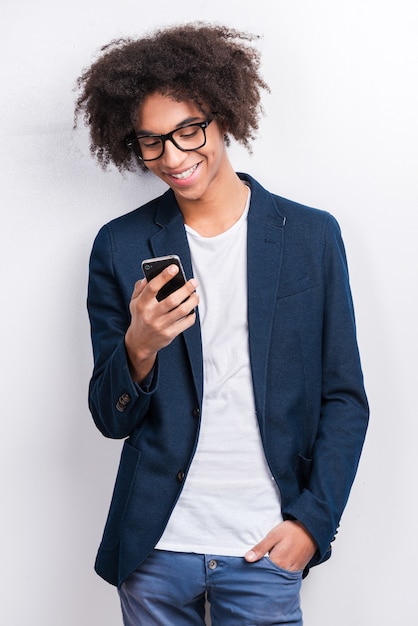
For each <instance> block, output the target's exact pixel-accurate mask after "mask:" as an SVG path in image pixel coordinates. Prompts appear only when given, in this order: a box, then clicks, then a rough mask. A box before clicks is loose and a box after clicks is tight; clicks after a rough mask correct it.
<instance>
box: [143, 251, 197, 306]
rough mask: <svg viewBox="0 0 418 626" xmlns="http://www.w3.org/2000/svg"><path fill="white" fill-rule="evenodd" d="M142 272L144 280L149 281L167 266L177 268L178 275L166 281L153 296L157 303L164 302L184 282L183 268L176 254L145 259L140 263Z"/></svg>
mask: <svg viewBox="0 0 418 626" xmlns="http://www.w3.org/2000/svg"><path fill="white" fill-rule="evenodd" d="M141 265H142V271H143V272H144V276H145V278H146V279H147V280H148V281H150V280H152V279H153V278H155V277H156V276H157V275H158V274H159V273H160V272H162V271H163V269H164V268H166V267H168V266H169V265H177V267H178V268H179V271H178V273H177V274H176V275H175V276H173V278H172V279H171V280H169V281H168V283H166V284H165V285H164V286H163V287H161V289H160V290H159V291H158V293H157V295H156V296H155V297H156V298H157V300H158V301H160V300H164V298H167V296H169V295H170V294H171V293H173V292H174V291H177V289H179V288H180V287H182V286H183V285H184V284H185V282H186V276H185V274H184V270H183V266H182V264H181V261H180V258H179V257H178V256H177V255H176V254H169V255H167V256H160V257H155V258H153V259H145V260H144V261H142V264H141Z"/></svg>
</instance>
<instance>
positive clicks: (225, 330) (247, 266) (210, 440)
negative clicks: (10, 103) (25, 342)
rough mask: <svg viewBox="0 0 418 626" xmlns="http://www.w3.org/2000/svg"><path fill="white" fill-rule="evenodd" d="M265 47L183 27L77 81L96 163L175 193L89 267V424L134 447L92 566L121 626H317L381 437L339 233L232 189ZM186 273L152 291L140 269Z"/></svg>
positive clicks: (304, 214)
mask: <svg viewBox="0 0 418 626" xmlns="http://www.w3.org/2000/svg"><path fill="white" fill-rule="evenodd" d="M250 41H251V37H250V36H249V35H246V34H243V33H239V32H236V31H233V30H231V29H228V28H224V27H221V26H211V25H204V24H200V23H199V24H186V25H184V26H179V27H172V28H168V29H166V30H162V31H157V32H155V33H153V34H151V35H149V36H146V37H143V38H141V39H138V40H122V41H120V40H119V41H117V42H113V43H111V44H110V45H109V46H106V47H105V48H104V49H103V51H102V54H101V56H100V57H99V58H98V59H97V60H96V61H95V62H94V63H93V65H92V66H91V67H90V68H89V69H88V70H86V71H85V72H84V74H83V75H82V77H81V78H80V79H79V86H80V89H81V93H80V96H79V99H78V102H77V113H80V112H83V113H84V116H85V120H86V122H87V123H88V124H89V126H90V132H91V142H92V151H93V152H94V153H95V154H96V156H97V158H98V159H99V161H100V162H101V163H102V164H103V165H106V164H107V163H109V162H110V161H111V162H113V163H114V164H115V165H116V166H117V167H118V168H119V169H120V170H123V169H131V168H132V167H134V163H135V162H139V164H140V166H141V167H142V169H144V170H150V171H151V172H153V173H154V174H155V175H156V176H158V177H159V178H161V179H162V180H163V181H164V182H165V183H167V185H168V188H169V189H168V190H167V192H166V193H165V194H163V195H162V196H161V197H159V198H156V199H155V200H153V201H151V202H149V203H148V204H146V205H145V206H143V207H141V208H140V209H137V210H136V211H133V212H131V213H129V214H128V215H125V216H123V217H120V218H118V219H115V220H113V221H112V222H110V223H109V224H107V225H105V226H104V227H103V228H102V229H101V230H100V232H99V234H98V236H97V238H96V240H95V243H94V246H93V251H92V255H91V263H90V282H89V294H88V308H89V314H90V320H91V329H92V342H93V351H94V360H95V364H94V372H93V376H92V379H91V383H90V396H89V397H90V409H91V412H92V415H93V418H94V420H95V422H96V424H97V426H98V428H99V429H100V430H101V432H102V433H103V434H104V435H105V436H107V437H114V438H127V439H126V441H125V443H124V446H123V451H122V457H121V463H120V467H119V472H118V476H117V479H116V484H115V490H114V495H113V499H112V503H111V507H110V512H109V517H108V520H107V524H106V527H105V531H104V536H103V540H102V543H101V546H100V549H99V553H98V556H97V561H96V570H97V572H98V573H99V574H100V575H101V576H102V577H103V578H104V579H106V580H107V581H108V582H110V583H112V584H114V585H117V587H118V589H119V593H120V598H121V605H122V613H123V617H124V623H125V625H138V624H141V625H142V624H144V625H146V626H152V625H154V624H155V625H157V624H159V625H167V626H172V625H176V624H179V625H181V626H184V625H188V624H190V625H192V624H193V625H197V624H203V623H204V612H205V607H204V603H205V597H206V596H207V597H208V598H209V601H210V605H211V617H212V623H213V624H214V625H219V624H221V625H222V626H229V625H239V626H243V625H246V624H247V625H252V626H256V625H261V624H263V625H273V624H282V625H283V624H302V614H301V608H300V600H299V592H300V586H301V580H302V577H303V574H304V573H305V574H306V573H307V571H308V569H309V568H310V567H312V566H313V565H316V564H318V563H320V562H322V561H324V560H326V559H327V558H329V556H330V551H331V550H330V543H331V542H332V540H333V539H334V536H335V533H336V531H337V527H338V524H339V520H340V517H341V515H342V512H343V510H344V507H345V505H346V502H347V498H348V495H349V491H350V488H351V485H352V482H353V480H354V476H355V473H356V469H357V465H358V461H359V457H360V453H361V449H362V445H363V441H364V436H365V432H366V428H367V421H368V407H367V400H366V396H365V392H364V388H363V380H362V372H361V366H360V360H359V355H358V349H357V343H356V334H355V321H354V314H353V307H352V301H351V295H350V288H349V280H348V274H347V266H346V259H345V253H344V247H343V243H342V240H341V237H340V231H339V228H338V225H337V223H336V221H335V219H334V218H333V217H332V216H330V215H329V214H328V213H325V212H323V211H319V210H316V209H312V208H307V207H304V206H301V205H299V204H296V203H294V202H291V201H289V200H285V199H283V198H281V197H279V196H276V195H273V194H272V193H270V192H268V191H266V190H265V189H263V187H261V185H260V184H258V183H257V182H256V181H255V180H254V179H253V178H251V177H250V176H248V175H246V174H237V173H236V172H235V171H234V169H233V167H232V165H231V163H230V161H229V158H228V153H227V145H228V143H229V136H230V135H232V136H233V137H234V138H235V139H236V140H238V141H239V142H241V143H243V144H244V145H245V146H247V147H249V145H250V141H251V139H252V138H253V137H254V134H255V131H256V130H257V127H258V116H259V112H260V91H261V90H262V89H268V87H267V85H266V84H265V83H264V81H263V80H262V78H261V77H260V75H259V57H258V53H257V51H256V50H255V49H254V48H253V47H252V46H251V45H250V43H249V42H250ZM172 254H175V255H178V256H179V257H180V259H181V261H182V263H183V266H184V269H185V273H186V276H187V280H186V283H185V284H184V286H182V287H181V288H179V289H178V290H177V291H175V292H174V293H172V294H171V295H169V296H168V297H167V298H165V299H163V300H160V299H157V298H156V296H157V293H158V291H159V290H160V289H161V287H162V286H163V285H165V284H166V283H167V282H169V281H170V280H171V279H172V278H173V276H174V275H175V274H176V273H177V272H178V268H177V267H176V266H174V265H170V266H169V267H168V268H166V269H165V270H163V271H162V273H161V274H159V275H158V276H157V277H155V278H153V279H152V280H150V281H149V282H147V280H146V279H145V278H142V279H141V278H140V269H139V268H140V265H141V261H142V260H143V259H148V258H150V257H160V256H165V255H172Z"/></svg>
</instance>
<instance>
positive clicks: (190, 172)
mask: <svg viewBox="0 0 418 626" xmlns="http://www.w3.org/2000/svg"><path fill="white" fill-rule="evenodd" d="M196 168H197V163H196V165H193V167H191V168H190V169H188V170H186V171H185V172H182V173H181V174H171V175H172V177H173V178H177V179H180V180H181V179H183V178H187V177H188V176H190V175H191V174H193V172H194V171H195V169H196Z"/></svg>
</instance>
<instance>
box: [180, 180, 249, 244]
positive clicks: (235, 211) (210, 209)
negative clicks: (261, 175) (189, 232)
mask: <svg viewBox="0 0 418 626" xmlns="http://www.w3.org/2000/svg"><path fill="white" fill-rule="evenodd" d="M227 174H228V175H227V176H226V177H225V176H224V177H223V178H224V179H223V180H222V181H219V182H218V183H217V184H213V185H212V186H211V188H210V189H208V190H207V192H206V194H205V196H204V197H201V198H199V199H198V200H185V199H184V198H177V201H178V204H179V207H180V210H181V212H182V213H183V218H184V222H185V224H187V225H188V226H190V228H193V230H195V231H196V232H198V233H199V234H200V235H202V236H203V237H214V236H216V235H219V234H221V233H223V232H225V231H226V230H228V229H229V228H231V226H233V225H234V224H235V222H237V221H238V220H239V218H240V217H241V215H242V213H243V211H244V208H245V204H246V201H247V197H248V188H247V186H246V185H245V184H244V183H243V182H242V181H241V179H240V178H239V177H238V176H237V174H236V173H235V172H234V171H233V169H232V168H231V171H230V172H229V173H227Z"/></svg>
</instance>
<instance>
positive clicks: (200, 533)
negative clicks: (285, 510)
mask: <svg viewBox="0 0 418 626" xmlns="http://www.w3.org/2000/svg"><path fill="white" fill-rule="evenodd" d="M248 206H249V199H248V203H247V207H246V209H245V211H244V213H243V214H242V216H241V218H240V219H239V220H238V222H236V223H235V224H234V225H233V226H232V227H231V228H230V229H228V230H227V231H225V232H223V233H221V234H220V235H217V236H215V237H202V236H201V235H199V234H198V233H197V232H196V231H194V230H192V229H191V228H189V227H187V226H186V231H187V236H188V241H189V246H190V251H191V258H192V265H193V273H194V276H195V277H196V278H197V280H198V281H199V287H198V292H199V297H200V300H199V317H200V324H201V332H202V346H203V368H204V387H203V406H202V422H201V428H200V433H199V439H198V445H197V449H196V453H195V456H194V458H193V461H192V464H191V467H190V470H189V472H188V475H187V479H186V482H185V484H184V487H183V491H182V493H181V495H180V498H179V500H178V502H177V504H176V506H175V508H174V510H173V512H172V514H171V517H170V519H169V522H168V525H167V527H166V529H165V531H164V534H163V536H162V538H161V540H160V541H159V542H158V544H157V546H156V547H157V549H163V550H173V551H181V552H198V553H202V554H219V555H229V556H243V555H244V554H245V553H246V552H247V550H248V549H249V548H251V547H252V546H254V545H255V544H256V543H258V542H259V541H260V540H261V539H262V538H263V537H264V536H265V535H266V534H267V533H268V532H269V531H270V530H271V529H272V528H273V527H274V526H275V525H276V524H278V523H279V522H281V521H282V519H283V518H282V516H281V504H280V493H279V489H278V487H277V485H276V484H275V482H274V480H273V477H272V475H271V472H270V470H269V468H268V466H267V462H266V460H265V455H264V452H263V448H262V444H261V438H260V432H259V428H258V423H257V417H256V413H255V407H254V395H253V387H252V379H251V369H250V359H249V349H248V322H247V215H248Z"/></svg>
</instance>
